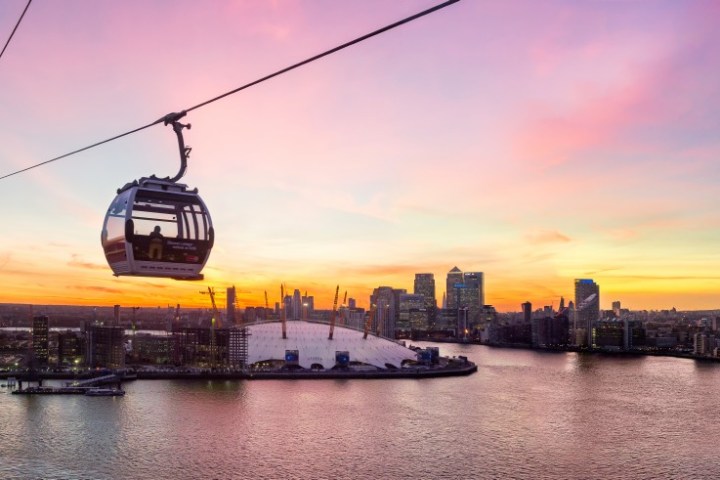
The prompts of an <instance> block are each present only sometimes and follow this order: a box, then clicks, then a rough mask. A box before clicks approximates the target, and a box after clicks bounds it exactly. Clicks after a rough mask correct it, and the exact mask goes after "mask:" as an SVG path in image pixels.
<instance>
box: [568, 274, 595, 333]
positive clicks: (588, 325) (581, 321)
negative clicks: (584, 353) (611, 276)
mask: <svg viewBox="0 0 720 480" xmlns="http://www.w3.org/2000/svg"><path fill="white" fill-rule="evenodd" d="M599 318H600V286H599V285H598V284H597V283H595V282H594V281H593V280H592V279H590V278H577V279H575V318H574V329H575V343H580V340H579V339H578V338H577V334H578V331H579V330H580V329H584V330H585V336H586V339H585V342H587V346H588V347H592V346H593V328H594V326H595V322H596V321H598V319H599Z"/></svg>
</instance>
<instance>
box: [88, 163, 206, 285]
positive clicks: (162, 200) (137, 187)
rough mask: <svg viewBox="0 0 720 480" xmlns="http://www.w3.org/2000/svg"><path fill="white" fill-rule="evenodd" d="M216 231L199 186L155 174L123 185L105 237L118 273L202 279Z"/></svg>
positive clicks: (107, 253)
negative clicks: (197, 187)
mask: <svg viewBox="0 0 720 480" xmlns="http://www.w3.org/2000/svg"><path fill="white" fill-rule="evenodd" d="M214 236H215V235H214V231H213V227H212V221H211V219H210V213H209V212H208V209H207V207H206V206H205V204H204V203H203V201H202V199H201V198H200V196H199V195H198V193H197V189H194V190H188V187H187V185H183V184H181V183H175V182H174V181H170V180H169V179H159V178H156V177H154V176H152V177H150V178H147V177H143V178H141V179H140V180H136V181H134V182H132V183H128V184H127V185H125V186H124V187H123V188H120V189H118V195H117V197H115V200H113V202H112V204H111V205H110V208H109V209H108V211H107V214H106V215H105V222H104V223H103V229H102V234H101V240H102V246H103V249H104V251H105V258H107V261H108V264H109V265H110V268H112V271H113V273H114V274H115V275H116V276H119V275H134V276H143V277H166V278H175V279H178V280H201V279H202V278H203V275H202V274H201V273H200V272H201V271H202V269H203V267H204V266H205V262H207V260H208V257H209V256H210V250H211V249H212V246H213V241H214Z"/></svg>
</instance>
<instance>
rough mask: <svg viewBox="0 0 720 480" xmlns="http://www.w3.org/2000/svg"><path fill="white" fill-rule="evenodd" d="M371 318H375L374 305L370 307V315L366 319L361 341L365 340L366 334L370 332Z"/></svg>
mask: <svg viewBox="0 0 720 480" xmlns="http://www.w3.org/2000/svg"><path fill="white" fill-rule="evenodd" d="M373 317H375V304H372V305H370V313H368V318H367V320H365V333H363V340H367V336H368V332H369V331H370V325H371V324H372V320H373Z"/></svg>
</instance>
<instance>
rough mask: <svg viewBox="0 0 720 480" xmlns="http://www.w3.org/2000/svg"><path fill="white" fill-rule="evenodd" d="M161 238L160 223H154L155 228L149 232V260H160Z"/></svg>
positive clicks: (162, 238)
mask: <svg viewBox="0 0 720 480" xmlns="http://www.w3.org/2000/svg"><path fill="white" fill-rule="evenodd" d="M163 240H164V237H163V235H162V233H160V225H156V226H155V229H154V230H153V231H152V232H150V248H149V249H148V256H149V257H150V260H162V251H163Z"/></svg>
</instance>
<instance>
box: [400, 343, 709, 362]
mask: <svg viewBox="0 0 720 480" xmlns="http://www.w3.org/2000/svg"><path fill="white" fill-rule="evenodd" d="M413 341H416V342H429V343H450V344H454V345H481V346H484V347H490V348H510V349H518V350H534V351H538V352H574V353H580V354H589V355H608V356H649V357H673V358H684V359H687V360H698V361H702V362H711V363H720V357H708V356H705V355H696V354H694V353H691V352H682V351H674V350H639V349H635V350H620V349H607V348H586V347H577V346H574V345H567V346H555V347H533V346H532V345H527V344H523V343H489V342H480V341H477V340H463V339H455V338H444V339H437V338H433V339H422V338H418V339H414V340H413Z"/></svg>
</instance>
